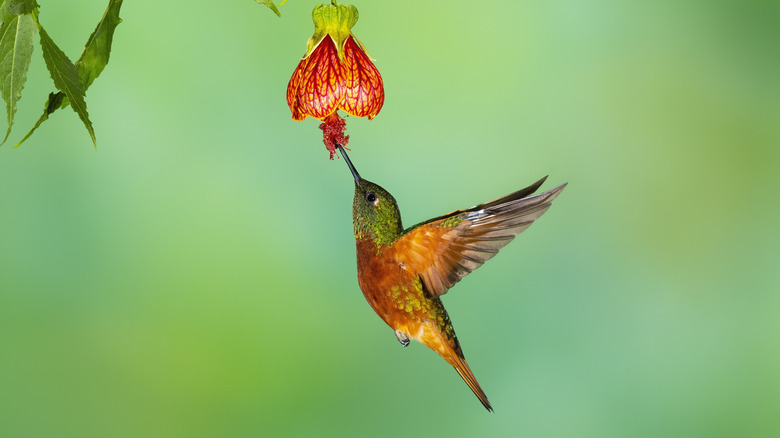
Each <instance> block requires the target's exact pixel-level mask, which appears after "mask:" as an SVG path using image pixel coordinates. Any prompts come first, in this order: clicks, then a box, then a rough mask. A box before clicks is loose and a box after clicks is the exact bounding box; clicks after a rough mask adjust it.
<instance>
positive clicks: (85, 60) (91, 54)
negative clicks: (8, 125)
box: [14, 0, 123, 147]
mask: <svg viewBox="0 0 780 438" xmlns="http://www.w3.org/2000/svg"><path fill="white" fill-rule="evenodd" d="M122 1H123V0H109V2H108V7H107V8H106V11H105V12H104V13H103V17H102V18H101V19H100V21H99V22H98V24H97V26H96V27H95V30H94V31H93V32H92V35H90V36H89V39H88V40H87V44H86V45H84V51H82V52H81V56H80V57H79V59H78V61H76V71H77V72H78V74H79V78H80V79H81V83H82V84H83V85H84V91H85V92H86V91H87V88H89V86H90V85H92V82H93V81H94V80H95V78H97V77H98V76H99V75H100V73H101V72H103V69H104V68H105V67H106V65H107V64H108V59H109V55H110V54H111V44H112V43H113V39H114V30H115V29H116V27H117V25H119V23H121V22H122V19H121V18H119V10H120V8H121V7H122ZM69 104H70V101H69V100H68V98H67V96H65V94H64V93H63V92H62V91H59V92H57V93H50V94H49V98H48V100H47V101H46V105H44V107H43V114H41V116H40V117H39V118H38V121H37V122H35V125H34V126H33V127H32V129H30V132H28V133H27V135H25V136H24V138H22V139H21V140H20V141H19V143H17V144H16V146H14V147H19V146H21V144H22V143H24V142H25V141H26V140H27V139H28V138H30V136H31V135H32V134H33V132H35V130H36V129H38V127H39V126H41V124H42V123H43V122H45V121H46V120H48V118H49V115H51V114H52V113H53V112H54V111H57V110H58V109H60V108H65V107H66V106H68V105H69Z"/></svg>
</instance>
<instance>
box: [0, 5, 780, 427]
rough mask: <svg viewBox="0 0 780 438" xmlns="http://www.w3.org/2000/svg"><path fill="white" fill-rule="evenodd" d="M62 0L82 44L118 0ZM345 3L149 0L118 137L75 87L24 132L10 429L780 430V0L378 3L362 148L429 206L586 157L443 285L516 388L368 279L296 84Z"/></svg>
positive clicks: (7, 385) (2, 279)
mask: <svg viewBox="0 0 780 438" xmlns="http://www.w3.org/2000/svg"><path fill="white" fill-rule="evenodd" d="M38 2H39V3H40V4H41V16H40V18H41V22H42V23H43V24H44V26H45V27H46V28H47V31H48V32H49V34H50V35H51V36H52V37H53V38H54V40H55V41H57V42H58V43H59V44H60V46H61V47H62V49H63V50H64V51H65V52H66V53H67V54H68V55H69V56H70V57H71V59H76V58H77V57H78V56H79V54H80V52H81V49H82V47H83V44H84V42H85V41H86V39H87V37H88V36H89V34H90V32H91V31H92V29H93V28H94V25H95V23H97V21H98V19H99V18H100V16H101V14H102V13H103V10H104V8H105V5H106V3H107V2H106V1H105V0H82V1H78V2H57V1H53V0H38ZM315 4H317V2H313V1H308V0H290V1H289V2H288V3H287V4H285V5H284V6H282V7H281V11H282V14H283V16H282V18H281V19H279V18H277V17H276V16H275V15H273V14H272V13H271V12H270V11H269V10H267V9H266V8H264V7H263V6H261V5H258V4H255V3H254V2H253V1H251V0H232V1H229V2H227V1H221V2H207V3H197V4H195V3H192V2H189V3H187V2H135V1H126V2H125V4H124V6H123V9H122V14H121V15H122V17H123V18H124V22H123V23H122V24H121V25H120V26H119V27H118V28H117V32H116V35H115V43H114V50H113V52H112V56H111V62H110V63H109V65H108V67H107V68H106V70H105V71H104V72H103V74H102V76H101V77H100V78H98V80H97V81H96V82H95V83H94V84H93V86H92V87H91V88H90V89H89V92H88V93H87V102H88V108H89V111H90V115H91V117H92V120H93V122H94V126H95V131H96V134H97V138H98V150H97V151H95V150H94V149H93V148H92V145H91V142H90V140H89V137H88V135H87V133H86V131H85V130H84V128H83V126H82V125H81V122H80V121H79V120H78V118H77V117H76V115H75V113H73V112H72V111H60V112H58V113H56V114H55V115H54V116H52V118H51V119H50V120H49V121H48V122H46V123H45V124H44V125H43V126H42V128H41V129H39V131H38V132H37V133H36V134H35V135H34V136H33V137H32V138H31V139H30V140H29V141H28V142H27V143H26V144H24V145H23V146H22V147H20V148H18V149H13V148H12V146H13V144H6V145H5V146H3V147H2V148H0V436H3V437H141V436H143V437H215V436H218V437H249V436H253V437H254V436H280V437H282V436H339V437H343V436H360V437H367V436H377V437H397V436H485V437H488V436H489V437H502V436H505V437H514V436H533V437H660V436H663V437H698V436H701V437H714V436H729V437H733V436H745V437H748V436H750V437H769V436H778V435H779V434H780V416H778V415H777V414H778V412H779V411H780V293H779V292H778V291H780V274H778V270H779V269H780V266H779V265H780V263H779V262H780V251H779V249H780V232H778V230H777V223H778V214H780V208H779V207H778V202H779V201H780V184H778V176H777V173H778V169H780V167H779V165H780V161H779V158H780V152H779V151H778V146H780V56H779V54H780V26H778V23H780V7H779V6H778V3H777V2H770V1H748V2H736V1H714V2H713V1H710V2H700V1H683V2H679V1H656V2H633V3H626V2H620V1H615V0H590V1H586V2H583V1H572V0H556V1H534V0H530V1H513V2H508V1H507V2H460V3H453V2H432V1H428V2H420V1H411V0H399V1H393V2H375V1H371V2H369V1H363V2H356V5H357V6H358V7H359V9H360V13H361V18H360V21H359V22H358V24H357V26H356V27H355V28H354V29H353V30H354V31H355V33H356V34H357V35H358V37H359V38H360V39H361V40H362V41H363V42H364V43H365V44H366V46H367V47H368V49H369V53H370V55H371V56H372V57H374V58H375V59H376V64H377V66H378V67H379V69H380V71H381V72H382V75H383V77H384V81H385V87H386V93H387V100H386V104H385V106H384V109H383V110H382V113H381V114H380V115H379V116H378V117H377V118H376V119H374V120H373V121H370V122H369V121H367V120H364V119H357V118H354V117H353V118H350V119H348V134H350V135H351V141H350V147H351V148H352V153H351V157H352V159H353V161H354V162H355V164H356V166H357V168H358V169H359V170H360V172H361V173H362V175H363V176H364V177H366V178H368V179H370V180H372V181H375V182H378V183H380V184H382V185H383V186H385V187H386V188H387V189H388V190H390V191H391V192H392V193H393V194H394V195H395V196H396V198H397V199H398V201H399V203H400V206H401V208H402V211H403V218H404V222H405V224H407V225H411V224H413V223H416V222H418V221H421V220H425V219H427V218H430V217H433V216H435V215H439V214H442V213H445V212H448V211H451V210H454V209H457V208H463V207H467V206H470V205H474V204H477V203H480V202H483V201H487V200H489V199H493V198H495V197H498V196H501V195H504V194H507V193H509V192H511V191H513V190H516V189H518V188H520V187H524V186H525V185H527V184H529V183H531V182H533V181H535V180H536V179H538V178H539V177H541V176H544V175H547V174H549V175H550V179H549V182H548V183H547V185H546V187H547V188H550V187H552V186H553V185H557V184H559V183H562V182H569V187H568V188H567V189H566V191H565V192H564V193H563V194H562V195H561V196H560V197H559V198H558V200H557V201H556V202H555V205H554V206H553V208H552V209H551V210H550V211H549V212H548V214H547V215H545V216H544V217H543V218H542V219H541V220H540V221H539V222H538V223H537V224H535V225H534V226H533V227H531V228H530V229H529V230H528V231H527V232H525V233H524V234H522V235H521V236H520V237H519V238H518V239H517V240H516V241H515V242H513V243H512V244H511V245H509V246H508V247H507V248H505V249H504V250H503V251H502V253H501V255H499V256H498V257H496V258H495V259H493V260H491V261H490V262H489V263H487V264H486V265H485V266H484V267H482V268H481V269H480V270H478V271H476V272H475V273H473V274H471V275H470V276H469V277H468V278H466V279H465V280H464V281H463V282H461V283H460V284H458V285H457V286H456V287H455V288H454V290H453V291H451V292H450V294H448V295H447V296H445V297H444V300H445V304H446V305H447V306H448V309H449V311H450V315H451V317H452V318H453V321H454V324H455V327H456V330H457V332H458V335H459V338H460V341H461V343H462V345H463V348H464V351H465V353H466V356H467V358H468V359H469V363H470V364H471V367H472V368H473V370H474V372H475V374H476V375H477V377H478V379H479V381H480V383H481V384H482V386H483V388H484V389H485V391H486V392H487V394H488V396H489V397H490V400H491V402H492V403H493V405H494V407H495V411H496V412H495V413H494V414H488V413H486V412H485V411H484V409H483V408H482V407H481V406H480V404H479V402H478V401H477V399H476V398H475V397H474V396H473V394H472V393H471V392H470V391H469V389H468V388H467V386H466V385H465V384H464V383H463V382H462V381H461V379H460V378H459V377H458V375H457V374H456V373H455V371H454V370H452V369H451V368H450V367H449V366H448V365H446V364H445V363H444V362H443V361H442V360H441V359H440V358H439V357H438V356H436V355H435V354H434V353H433V352H431V351H429V350H428V349H426V348H425V347H423V346H421V345H420V344H416V343H414V344H412V345H411V346H410V347H409V348H406V349H403V348H401V346H400V345H399V344H398V342H397V341H396V340H395V337H394V336H393V333H392V331H391V330H390V329H389V328H388V327H386V326H385V325H384V324H383V323H382V321H381V320H380V319H379V318H378V317H377V316H376V315H375V314H374V313H373V312H372V311H371V309H370V308H369V306H368V305H367V304H366V302H365V300H364V299H363V297H362V295H361V292H360V290H359V289H358V286H357V280H356V272H355V260H354V257H355V256H354V241H353V237H352V225H351V202H352V190H353V182H352V179H351V177H350V176H349V173H348V171H347V167H346V165H345V164H344V163H343V162H341V160H335V161H328V154H327V152H326V151H325V149H324V146H323V145H322V144H321V142H320V140H321V137H320V131H319V130H318V129H317V125H318V123H317V122H316V121H314V120H311V119H309V120H306V121H304V122H294V121H292V120H291V118H290V113H289V110H288V108H287V106H286V103H285V88H286V85H287V81H288V79H289V76H290V74H291V73H292V71H293V68H294V67H295V65H296V63H297V62H298V59H299V58H300V56H301V55H302V54H303V52H304V49H305V42H306V39H307V38H308V37H309V36H310V35H311V33H312V29H313V28H312V24H311V20H310V11H311V9H312V8H313V7H314V5H315ZM35 50H36V52H35V54H34V56H35V59H34V61H33V64H32V66H31V69H30V76H29V82H28V84H27V87H26V89H25V90H24V93H23V96H22V100H21V101H20V112H19V113H18V115H17V125H16V128H15V130H14V133H13V134H12V137H11V140H10V141H11V142H15V141H18V139H19V138H21V136H22V135H23V134H24V133H25V132H26V129H27V128H28V127H30V126H31V125H32V123H33V122H34V120H35V119H36V118H37V117H38V115H39V113H40V111H41V108H42V105H43V103H44V102H45V97H46V94H47V93H48V92H49V91H50V90H51V89H52V85H51V80H50V79H49V78H48V73H47V72H46V69H45V67H44V65H43V62H42V60H41V59H40V47H39V46H36V49H35ZM2 129H5V128H2Z"/></svg>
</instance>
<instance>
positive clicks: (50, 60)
mask: <svg viewBox="0 0 780 438" xmlns="http://www.w3.org/2000/svg"><path fill="white" fill-rule="evenodd" d="M38 30H39V31H40V32H41V49H43V60H44V61H45V62H46V68H48V69H49V74H50V75H51V78H52V80H53V81H54V86H55V87H57V89H58V90H60V91H61V92H63V93H65V96H66V97H67V98H68V100H69V101H70V104H71V107H73V111H75V112H76V114H78V116H79V118H80V119H81V121H82V122H84V126H85V127H86V128H87V131H88V132H89V136H90V137H91V138H92V144H93V145H94V146H95V148H97V141H96V140H95V131H94V130H93V129H92V122H91V121H90V120H89V113H87V102H86V101H85V100H84V85H82V83H81V78H79V74H78V71H77V70H76V66H75V65H73V63H72V62H71V61H70V59H68V57H67V56H65V53H63V52H62V50H60V48H59V47H57V45H56V44H55V43H54V41H52V39H51V37H49V34H47V33H46V31H45V30H44V29H43V26H41V25H40V23H38Z"/></svg>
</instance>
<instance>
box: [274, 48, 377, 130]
mask: <svg viewBox="0 0 780 438" xmlns="http://www.w3.org/2000/svg"><path fill="white" fill-rule="evenodd" d="M343 53H344V60H343V62H342V60H341V59H339V54H338V48H337V46H336V44H335V42H334V41H333V39H332V38H331V36H330V35H325V37H323V39H322V41H320V43H319V44H318V45H317V46H316V47H315V48H314V50H312V51H311V53H310V54H309V56H307V57H306V58H304V59H303V60H301V62H300V63H299V64H298V67H297V68H296V69H295V71H294V72H293V75H292V78H290V83H289V84H288V85H287V104H288V105H289V106H290V111H292V117H293V119H294V120H303V119H305V118H306V117H308V116H312V117H315V118H317V119H320V120H323V119H325V117H327V116H328V115H330V114H332V113H333V112H335V111H336V110H337V109H341V110H343V111H345V112H347V113H348V114H351V115H353V116H357V117H366V116H367V117H368V118H369V119H371V118H373V117H374V116H376V115H377V114H378V113H379V110H381V109H382V105H383V104H384V99H385V95H384V88H383V84H382V76H381V75H380V74H379V70H377V68H376V66H374V63H373V62H371V59H369V57H368V55H366V53H365V52H364V51H363V49H362V48H361V47H360V45H359V44H358V43H357V42H356V41H355V39H354V38H353V37H352V36H351V35H350V36H349V37H347V39H346V40H345V42H344V52H343Z"/></svg>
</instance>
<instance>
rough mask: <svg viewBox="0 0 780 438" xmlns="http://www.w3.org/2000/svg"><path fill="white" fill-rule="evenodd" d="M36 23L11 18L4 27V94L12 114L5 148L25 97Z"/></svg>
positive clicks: (0, 41) (0, 89) (0, 47)
mask: <svg viewBox="0 0 780 438" xmlns="http://www.w3.org/2000/svg"><path fill="white" fill-rule="evenodd" d="M36 29H37V28H36V26H35V21H34V20H33V18H32V16H31V15H29V14H24V15H17V16H11V15H9V16H7V17H6V21H4V22H3V24H2V25H0V78H2V80H1V81H0V94H2V96H3V100H5V104H6V112H7V114H8V130H7V131H6V133H5V138H3V141H2V142H0V146H2V145H3V144H4V143H5V141H6V140H7V139H8V135H9V134H11V128H12V127H13V124H14V115H15V114H16V102H17V101H19V98H20V97H22V89H23V88H24V84H25V82H26V81H27V69H28V67H29V66H30V59H31V58H32V52H33V37H34V36H35V31H36Z"/></svg>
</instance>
